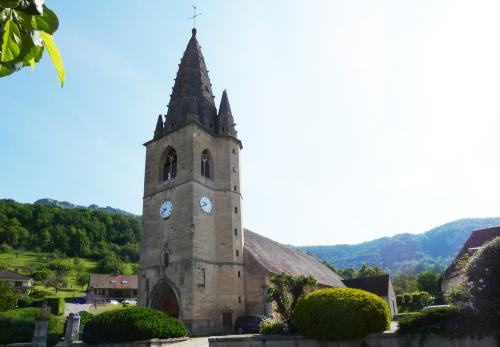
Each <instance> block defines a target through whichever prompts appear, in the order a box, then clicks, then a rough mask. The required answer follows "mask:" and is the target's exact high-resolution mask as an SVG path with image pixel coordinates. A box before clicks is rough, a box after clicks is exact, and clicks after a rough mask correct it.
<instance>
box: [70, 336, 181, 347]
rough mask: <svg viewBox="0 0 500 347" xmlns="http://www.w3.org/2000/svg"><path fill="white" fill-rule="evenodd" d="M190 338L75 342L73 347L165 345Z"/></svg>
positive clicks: (151, 346)
mask: <svg viewBox="0 0 500 347" xmlns="http://www.w3.org/2000/svg"><path fill="white" fill-rule="evenodd" d="M188 339H189V338H188V337H179V338H173V339H151V340H144V341H134V342H116V343H98V344H96V345H87V344H86V343H83V342H75V343H73V345H72V347H163V346H170V345H173V344H176V343H179V342H182V341H186V340H188Z"/></svg>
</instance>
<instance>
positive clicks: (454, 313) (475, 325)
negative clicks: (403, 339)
mask: <svg viewBox="0 0 500 347" xmlns="http://www.w3.org/2000/svg"><path fill="white" fill-rule="evenodd" d="M494 332H495V329H494V327H492V326H491V324H488V323H487V322H486V321H485V320H484V317H481V315H478V314H475V313H474V312H473V311H472V310H471V309H467V308H462V309H459V308H455V307H449V308H434V309H429V310H427V311H423V312H418V313H415V314H413V315H412V316H409V317H404V318H401V319H400V320H399V329H398V334H399V335H421V336H426V335H439V336H444V337H449V338H465V337H468V336H470V337H482V336H486V335H490V334H492V333H494Z"/></svg>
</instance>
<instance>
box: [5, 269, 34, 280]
mask: <svg viewBox="0 0 500 347" xmlns="http://www.w3.org/2000/svg"><path fill="white" fill-rule="evenodd" d="M30 279H31V277H29V276H25V275H21V274H18V273H17V272H13V271H0V281H1V280H4V281H29V280H30Z"/></svg>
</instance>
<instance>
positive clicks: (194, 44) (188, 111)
mask: <svg viewBox="0 0 500 347" xmlns="http://www.w3.org/2000/svg"><path fill="white" fill-rule="evenodd" d="M216 118H217V109H216V107H215V99H214V95H213V92H212V84H211V83H210V78H209V77H208V70H207V66H206V65H205V59H204V58H203V54H202V53H201V47H200V45H199V44H198V40H197V39H196V29H193V30H192V36H191V39H190V40H189V43H188V45H187V47H186V50H185V51H184V55H183V57H182V59H181V63H180V64H179V70H178V72H177V77H176V79H175V84H174V88H173V90H172V94H171V96H170V103H169V104H168V113H167V117H166V120H165V129H164V133H167V132H170V131H172V130H174V129H177V128H179V127H181V126H183V125H185V124H187V123H188V122H190V121H195V122H198V123H200V124H201V125H202V126H203V127H204V128H206V129H207V130H208V131H210V132H212V133H215V127H216Z"/></svg>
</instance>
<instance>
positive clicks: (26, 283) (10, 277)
mask: <svg viewBox="0 0 500 347" xmlns="http://www.w3.org/2000/svg"><path fill="white" fill-rule="evenodd" d="M0 281H5V282H9V283H10V284H11V285H12V287H14V289H15V290H16V291H17V292H24V293H26V294H29V292H30V288H31V285H32V284H33V280H32V279H31V277H29V276H25V275H21V274H19V273H17V272H14V271H0Z"/></svg>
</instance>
